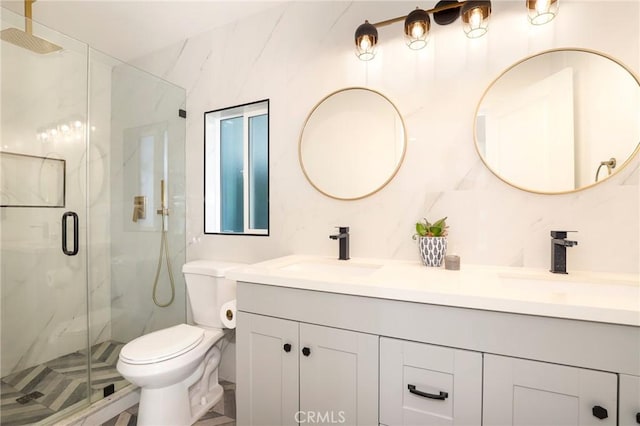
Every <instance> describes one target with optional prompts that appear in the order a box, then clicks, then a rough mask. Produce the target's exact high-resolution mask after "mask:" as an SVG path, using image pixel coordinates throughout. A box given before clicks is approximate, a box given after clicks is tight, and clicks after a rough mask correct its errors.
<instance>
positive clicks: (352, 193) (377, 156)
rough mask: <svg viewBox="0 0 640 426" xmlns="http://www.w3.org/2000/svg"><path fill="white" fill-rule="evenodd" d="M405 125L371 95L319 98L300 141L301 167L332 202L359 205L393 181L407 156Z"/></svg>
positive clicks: (360, 91) (355, 92)
mask: <svg viewBox="0 0 640 426" xmlns="http://www.w3.org/2000/svg"><path fill="white" fill-rule="evenodd" d="M406 146H407V142H406V132H405V126H404V121H403V120H402V116H401V115H400V112H399V111H398V109H397V108H396V106H395V105H394V104H393V103H392V102H391V101H390V100H389V99H388V98H387V97H385V96H384V95H382V94H381V93H379V92H376V91H374V90H370V89H365V88H361V87H350V88H346V89H342V90H339V91H337V92H334V93H331V94H330V95H328V96H326V97H325V98H323V99H322V100H321V101H320V102H319V103H318V104H317V105H316V106H315V107H314V108H313V109H312V110H311V112H310V113H309V116H308V117H307V120H306V121H305V123H304V126H303V128H302V132H301V135H300V143H299V148H298V156H299V160H300V166H301V167H302V171H303V172H304V175H305V177H306V178H307V180H308V181H309V182H310V183H311V185H312V186H313V187H314V188H315V189H317V190H318V191H320V192H321V193H323V194H324V195H327V196H329V197H332V198H336V199H340V200H357V199H360V198H364V197H367V196H369V195H372V194H374V193H376V192H377V191H379V190H380V189H382V188H383V187H384V186H385V185H386V184H387V183H389V182H390V181H391V179H393V177H394V176H395V175H396V173H397V172H398V170H399V169H400V165H401V164H402V160H403V159H404V155H405V151H406Z"/></svg>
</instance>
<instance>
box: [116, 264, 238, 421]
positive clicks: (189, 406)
mask: <svg viewBox="0 0 640 426" xmlns="http://www.w3.org/2000/svg"><path fill="white" fill-rule="evenodd" d="M237 266H239V264H236V263H228V262H224V263H221V262H213V261H195V262H190V263H187V264H185V265H184V267H183V273H184V275H185V281H186V284H187V294H188V296H189V300H190V302H191V307H192V312H193V320H194V323H195V324H194V325H190V324H179V325H176V326H173V327H169V328H165V329H163V330H159V331H154V332H152V333H149V334H146V335H144V336H141V337H138V338H136V339H134V340H132V341H131V342H129V343H127V344H126V345H125V346H124V347H123V348H122V350H121V351H120V355H119V359H118V364H117V369H118V372H119V373H120V374H121V375H122V377H124V378H125V379H127V380H128V381H129V382H131V383H133V384H135V385H137V386H139V387H140V404H139V408H138V423H137V424H138V425H139V426H145V425H154V426H159V425H171V426H178V425H190V424H193V423H195V422H196V421H197V420H198V419H199V418H200V417H201V416H202V415H203V414H204V413H206V412H207V411H208V410H209V409H210V408H211V407H213V406H214V405H215V404H216V403H218V401H220V399H221V398H222V394H223V389H222V386H220V384H219V383H218V365H219V364H220V358H221V352H220V348H219V347H218V346H219V345H216V343H218V342H220V341H221V339H222V337H223V336H224V335H225V331H224V330H223V327H222V323H221V321H220V317H219V312H220V308H221V306H222V305H223V304H224V303H226V302H227V301H230V300H233V299H234V298H235V282H234V281H230V280H227V279H225V278H224V274H225V272H226V271H227V270H229V269H231V268H234V267H237Z"/></svg>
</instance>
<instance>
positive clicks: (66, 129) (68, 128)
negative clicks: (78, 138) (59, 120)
mask: <svg viewBox="0 0 640 426" xmlns="http://www.w3.org/2000/svg"><path fill="white" fill-rule="evenodd" d="M69 130H71V127H69V125H68V124H62V125H61V126H60V131H61V132H62V133H67V132H68V131H69Z"/></svg>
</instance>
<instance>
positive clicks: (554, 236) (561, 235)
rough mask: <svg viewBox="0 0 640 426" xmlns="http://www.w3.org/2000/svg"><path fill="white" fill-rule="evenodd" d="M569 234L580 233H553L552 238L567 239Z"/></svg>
mask: <svg viewBox="0 0 640 426" xmlns="http://www.w3.org/2000/svg"><path fill="white" fill-rule="evenodd" d="M567 232H578V231H551V237H552V238H567Z"/></svg>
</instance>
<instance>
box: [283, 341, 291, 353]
mask: <svg viewBox="0 0 640 426" xmlns="http://www.w3.org/2000/svg"><path fill="white" fill-rule="evenodd" d="M282 348H283V349H284V351H285V352H291V343H285V344H284V346H283V347H282Z"/></svg>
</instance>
